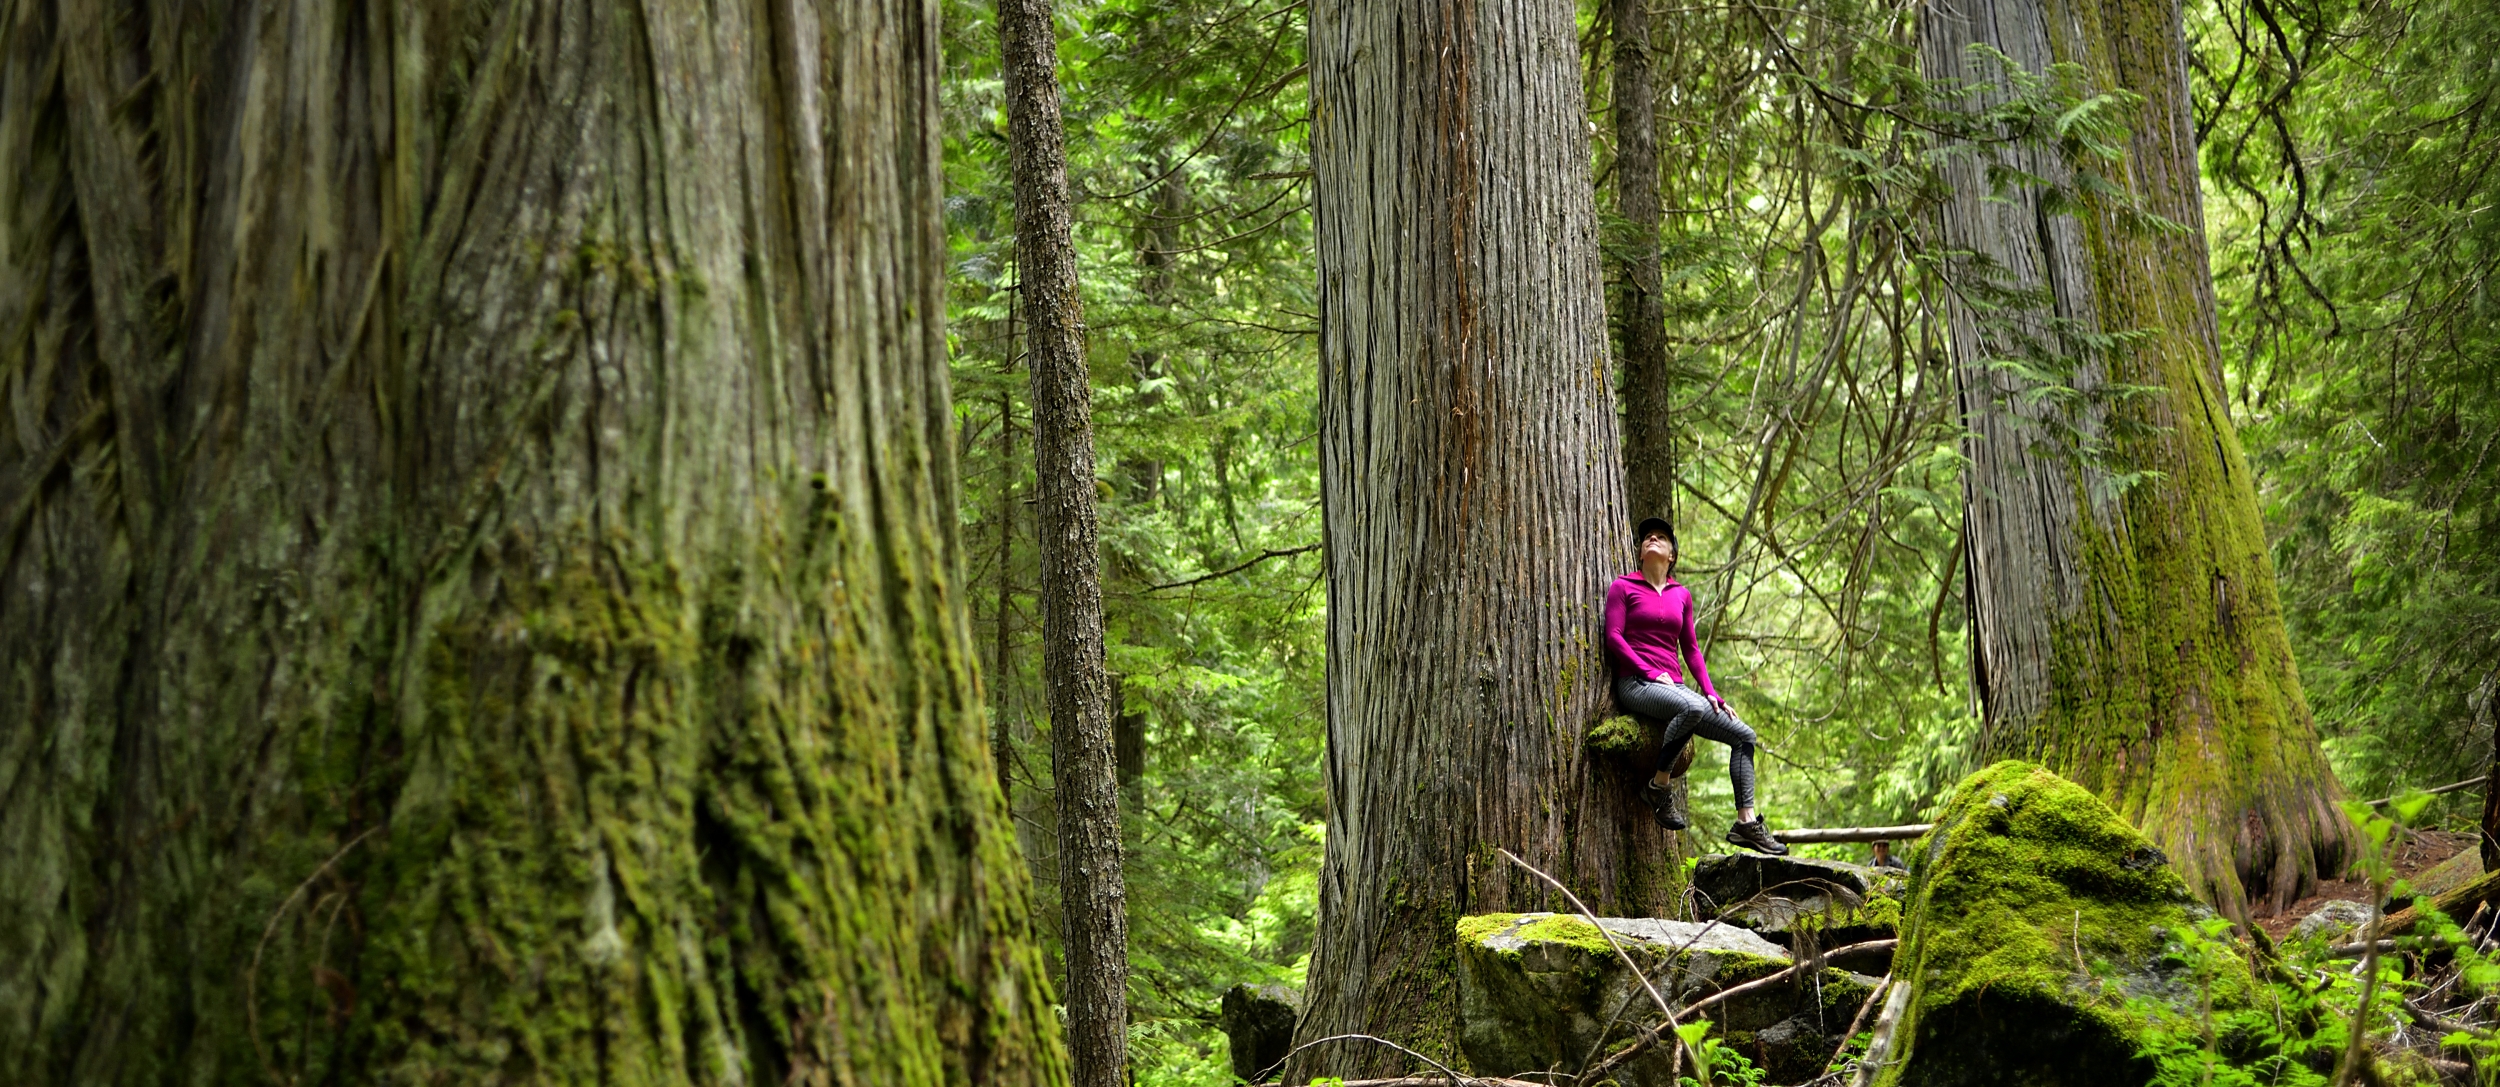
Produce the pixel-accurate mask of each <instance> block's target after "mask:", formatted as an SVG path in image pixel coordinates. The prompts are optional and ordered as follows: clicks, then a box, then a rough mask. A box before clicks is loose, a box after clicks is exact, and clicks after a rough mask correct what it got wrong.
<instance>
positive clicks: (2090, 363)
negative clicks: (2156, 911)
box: [1920, 0, 2352, 916]
mask: <svg viewBox="0 0 2500 1087" xmlns="http://www.w3.org/2000/svg"><path fill="white" fill-rule="evenodd" d="M1921 11H1922V12H1923V14H1922V16H1921V23H1920V33H1921V35H1922V44H1921V50H1922V64H1923V66H1924V67H1925V68H1926V70H1927V74H1928V75H1929V76H1930V77H1931V78H1933V79H1937V80H1962V81H1967V83H1968V86H1969V88H1970V93H1969V94H1968V95H1967V97H1966V98H1965V99H1964V101H1963V102H1962V103H1961V104H1962V106H1963V107H1964V108H1966V109H1973V110H1976V109H1979V108H1982V107H1986V106H1993V105H1996V104H1998V103H2002V102H2005V101H2007V100H2009V98H2010V97H2011V93H2010V90H2009V81H2007V80H2005V79H2004V78H2003V77H2002V74H2001V73H2000V72H1998V70H1997V68H1996V66H1995V65H1994V64H1992V63H1989V62H1986V61H1984V60H1983V59H1982V57H1981V55H1980V54H1975V53H1974V52H1973V51H1972V50H1971V48H1970V47H1971V46H1972V45H1974V44H1982V45H1985V46H1988V47H1991V48H1993V49H1995V50H1998V51H2001V52H2002V53H2003V54H2004V55H2005V56H2007V57H2009V58H2011V60H2012V62H2013V63H2015V64H2018V65H2020V66H2021V67H2022V68H2024V69H2025V70H2028V71H2030V72H2033V73H2043V74H2045V73H2048V72H2049V68H2050V65H2051V64H2052V63H2072V64H2074V65H2077V66H2078V67H2077V68H2076V69H2073V71H2075V72H2076V73H2077V74H2078V75H2079V76H2080V78H2081V79H2082V80H2083V81H2084V83H2085V86H2083V87H2082V88H2081V89H2082V90H2084V91H2086V92H2099V91H2106V90H2110V89H2114V88H2123V89H2126V90H2131V91H2134V92H2136V93H2138V94H2140V95H2142V96H2143V100H2142V102H2141V104H2140V106H2139V107H2138V108H2137V109H2135V110H2134V111H2133V113H2132V115H2131V118H2130V127H2129V135H2128V137H2127V139H2126V140H2125V142H2124V144H2123V147H2122V148H2121V150H2122V152H2123V154H2122V157H2121V158H2120V159H2119V160H2118V162H2117V163H2116V164H2115V165H2114V166H2104V167H2103V168H2102V170H2101V172H2102V173H2104V174H2105V175H2106V180H2107V182H2108V183H2109V184H2110V185H2111V186H2113V187H2114V190H2115V192H2111V191H2100V190H2096V189H2095V188H2094V187H2092V186H2088V185H2084V184H2082V183H2081V182H2082V179H2081V178H2079V177H2078V166H2077V163H2076V161H2075V159H2074V158H2072V157H2070V156H2068V155H2066V154H2063V153H2061V152H2060V151H2059V150H2058V149H2056V148H2054V147H2050V146H2046V145H2045V143H2044V141H2041V140H2036V139H2018V140H2013V141H2009V142H2003V143H1993V144H1988V145H1986V146H1985V147H1984V148H1974V149H1968V150H1969V153H1968V154H1967V155H1965V156H1964V157H1959V158H1956V159H1953V160H1951V161H1950V164H1949V165H1948V166H1947V168H1946V180H1947V181H1948V182H1949V184H1950V188H1951V194H1950V196H1949V198H1948V199H1947V201H1946V203H1945V205H1944V207H1943V209H1942V213H1941V215H1940V216H1939V219H1940V226H1941V238H1940V239H1939V240H1940V241H1941V242H1942V248H1944V249H1946V250H1949V251H1964V252H1967V253H1972V254H1976V255H1977V259H1974V260H1970V261H1967V262H1964V263H1962V264H1960V265H1959V266H1958V267H1957V268H1955V270H1954V274H1955V275H1956V276H1957V277H1958V278H1959V282H1958V283H1956V284H1955V285H1954V290H1953V291H1951V292H1950V297H1951V298H1953V300H1954V301H1953V304H1952V305H1951V306H1950V307H1949V308H1950V312H1951V324H1952V330H1953V332H1952V335H1953V349H1954V353H1955V357H1956V360H1957V368H1958V373H1959V376H1960V382H1961V390H1962V398H1963V404H1962V408H1963V412H1964V418H1965V419H1966V420H1967V422H1968V425H1969V426H1970V428H1971V437H1970V439H1969V440H1968V442H1967V443H1966V450H1967V452H1968V454H1969V456H1970V461H1971V465H1970V470H1969V477H1968V483H1967V492H1966V493H1967V510H1966V516H1967V518H1968V530H1967V534H1966V538H1967V539H1968V541H1969V543H1968V547H1969V553H1968V559H1969V567H1968V568H1969V571H1970V574H1969V578H1970V589H1971V599H1972V605H1971V607H1972V612H1973V620H1974V622H1973V629H1974V639H1975V641H1974V645H1973V654H1972V657H1973V666H1974V673H1975V674H1974V678H1975V681H1976V684H1977V687H1978V691H1979V695H1980V698H1981V701H1982V704H1983V705H1984V707H1985V713H1986V740H1985V745H1986V747H1987V750H1988V757H1991V758H1994V757H2000V756H2013V757H2021V758H2029V759H2035V760H2038V761H2041V762H2043V763H2046V764H2047V765H2048V766H2050V767H2052V768H2053V769H2055V770H2057V771H2058V772H2059V773H2061V774H2064V775H2066V776H2068V777H2070V778H2073V779H2074V780H2077V781H2079V782H2082V783H2085V784H2086V785H2088V786H2090V787H2092V788H2093V789H2095V790H2097V791H2098V792H2099V793H2100V794H2101V795H2102V796H2103V797H2105V798H2107V799H2108V800H2109V801H2110V802H2111V803H2112V805H2113V806H2115V807H2116V808H2118V810H2119V811H2120V812H2121V813H2123V814H2125V815H2126V816H2127V818H2129V819H2130V820H2132V821H2134V822H2135V823H2136V824H2137V825H2138V826H2139V827H2141V828H2143V830H2144V831H2145V833H2146V834H2148V835H2150V836H2151V837H2152V838H2153V840H2154V841H2155V842H2157V843H2159V844H2160V845H2161V847H2162V848H2163V849H2164V850H2165V851H2166V852H2168V854H2169V855H2170V858H2171V860H2172V862H2173V863H2174V864H2176V865H2177V866H2178V867H2179V870H2180V872H2181V874H2182V875H2184V876H2186V877H2187V879H2188V882H2189V884H2190V885H2191V886H2193V887H2196V888H2197V889H2198V890H2199V892H2200V893H2201V894H2203V895H2205V896H2206V897H2207V898H2208V900H2210V901H2211V902H2212V903H2213V904H2214V905H2215V906H2216V907H2218V908H2220V909H2222V910H2224V911H2225V912H2227V913H2230V914H2232V915H2234V916H2242V915H2244V914H2245V912H2246V911H2247V909H2248V908H2249V906H2250V905H2251V900H2262V902H2263V903H2264V904H2265V905H2267V906H2270V907H2272V908H2278V909H2279V908H2281V907H2283V906H2286V905H2288V904H2289V903H2290V902H2291V901H2292V900H2294V899H2295V898H2298V897H2299V896H2300V895H2302V894H2304V893H2306V891H2307V890H2308V889H2309V887H2310V886H2311V884H2312V882H2313V881H2314V880H2315V879H2316V878H2317V877H2318V876H2320V875H2321V874H2324V875H2328V876H2332V875H2334V874H2336V873H2337V872H2338V871H2339V870H2340V869H2341V868H2342V866H2343V862H2344V859H2345V858H2346V857H2347V856H2349V855H2351V854H2350V853H2349V848H2350V846H2351V834H2352V831H2351V828H2350V826H2349V824H2348V823H2347V822H2346V821H2345V820H2344V818H2343V817H2342V815H2341V814H2340V813H2339V811H2338V809H2337V808H2336V801H2337V800H2338V799H2339V798H2340V797H2341V796H2342V790H2341V787H2340V786H2339V785H2338V784H2337V783H2336V781H2335V778H2334V775H2333V773H2332V772H2331V771H2330V770H2329V769H2328V767H2327V764H2326V760H2325V757H2324V755H2323V754H2322V752H2321V751H2320V750H2319V747H2318V740H2317V731H2316V727H2315V725H2314V723H2313V722H2312V720H2311V718H2310V714H2309V707H2308V704H2307V702H2305V701H2304V700H2303V699H2302V697H2301V691H2300V680H2299V675H2298V673H2297V671H2296V670H2295V669H2294V666H2293V661H2292V656H2291V648H2290V645H2289V642H2288V641H2287V639H2286V636H2285V633H2284V628H2283V616H2282V613H2281V609H2280V605H2279V603H2278V600H2277V597H2276V592H2275V580H2274V567H2273V562H2272V560H2271V559H2270V557H2269V556H2268V554H2267V550H2266V535H2265V528H2264V525H2263V523H2262V522H2261V520H2260V518H2259V514H2258V509H2257V501H2256V491H2255V488H2254V486H2253V485H2252V482H2251V480H2250V478H2249V474H2248V462H2247V458H2246V457H2245V456H2244V455H2243V454H2242V452H2241V449H2240V444H2239V437H2238V434H2237V432H2236V431H2234V430H2233V428H2232V426H2231V420H2230V415H2229V413H2228V410H2227V405H2226V404H2225V403H2224V400H2223V390H2222V388H2221V372H2220V366H2219V349H2218V347H2217V345H2216V329H2215V319H2214V299H2213V283H2212V279H2211V273H2210V271H2209V269H2208V265H2207V258H2206V251H2205V242H2204V233H2203V232H2204V213H2203V210H2202V207H2201V204H2200V202H2199V196H2198V192H2197V174H2196V147H2195V142H2194V137H2193V135H2192V132H2191V128H2190V116H2189V103H2188V100H2187V77H2186V53H2185V48H2184V45H2183V43H2182V40H2181V35H2180V13H2179V7H2178V5H2177V4H2176V3H2170V2H2163V3H2151V4H2131V3H2120V2H2117V0H1968V2H1963V3H1956V4H1950V5H1944V4H1935V5H1929V6H1927V7H1924V8H1922V9H1921ZM2048 78H2049V79H2050V80H2051V85H2056V84H2057V81H2058V80H2059V79H2060V78H2061V77H2057V76H2049V77H2048ZM2085 161H2086V162H2087V163H2088V162H2089V160H2088V159H2087V160H2085ZM1992 166H2005V167H2011V168H2012V169H2013V170H2016V171H2020V172H2022V173H2026V174H2029V175H2031V176H2033V177H2037V178H2041V179H2044V180H2045V181H2046V182H2047V185H2045V186H2043V185H2017V186H2009V187H2007V188H2006V189H2004V191H2003V192H2002V193H2001V194H2000V195H2001V197H2002V198H2001V199H1995V200H1991V199H1989V195H1990V184H1991V181H1992V178H1991V177H1990V176H1989V171H1990V169H1991V167H1992ZM2016 176H2019V175H2016ZM2053 190H2062V191H2063V192H2065V193H2066V194H2068V196H2069V197H2070V199H2069V200H2066V201H2059V200H2057V199H2056V198H2055V197H2053V196H2052V195H2051V193H2052V191H2053ZM2162 220H2168V221H2169V223H2170V224H2175V227H2165V226H2164V225H2163V224H2162ZM1974 299H1977V300H1982V301H1983V302H1985V303H1987V304H1986V305H1973V304H1972V301H1973V300H1974ZM2004 360H2015V361H2016V362H2017V363H2019V364H2018V365H2006V364H2003V363H2004ZM2044 375H2057V376H2054V377H2045V376H2044ZM2052 383H2053V384H2060V385H2064V386H2066V387H2067V388H2069V389H2071V390H2073V391H2074V394H2073V395H2049V396H2043V395H2040V393H2041V391H2042V388H2043V387H2044V385H2048V384H2052ZM2129 387H2132V390H2131V389H2130V388H2129ZM2052 391H2054V390H2052ZM2142 391H2149V392H2150V395H2133V393H2135V392H2142Z"/></svg>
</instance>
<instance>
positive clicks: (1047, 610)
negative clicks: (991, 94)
mask: <svg viewBox="0 0 2500 1087" xmlns="http://www.w3.org/2000/svg"><path fill="white" fill-rule="evenodd" d="M1053 27H1054V23H1053V19H1052V15H1051V2H1050V0H999V5H998V33H999V56H1000V65H1001V67H1002V69H1003V70H1004V74H1005V77H1006V91H1007V126H1008V134H1007V135H1008V157H1009V168H1010V173H1011V175H1012V180H1013V183H1014V186H1015V200H1016V283H1017V288H1018V290H1019V291H1020V292H1021V293H1022V295H1023V298H1024V318H1025V342H1026V344H1027V345H1028V346H1027V348H1026V352H1025V359H1026V366H1027V369H1028V372H1030V373H1031V374H1032V380H1033V461H1034V497H1035V499H1036V506H1035V510H1034V522H1035V524H1036V526H1037V527H1038V528H1039V530H1040V536H1041V585H1040V590H1041V593H1040V604H1041V612H1042V682H1043V688H1044V690H1043V695H1044V699H1045V701H1047V702H1048V704H1049V706H1050V763H1051V781H1052V797H1053V799H1054V801H1055V803H1056V807H1057V813H1058V822H1059V894H1060V915H1061V918H1062V925H1061V930H1060V938H1061V941H1062V942H1063V943H1064V944H1065V946H1066V950H1067V964H1068V972H1067V979H1068V993H1067V998H1068V1048H1069V1052H1070V1055H1071V1056H1073V1057H1074V1058H1075V1061H1076V1077H1075V1082H1076V1084H1077V1085H1078V1087H1120V1085H1121V1084H1124V1083H1125V1082H1126V1077H1125V1075H1124V1074H1123V1068H1124V1066H1125V1063H1126V1058H1127V1048H1128V914H1127V903H1126V891H1125V890H1124V888H1123V885H1122V878H1121V872H1120V789H1119V783H1118V780H1117V778H1116V775H1115V769H1116V762H1115V755H1114V748H1113V740H1112V732H1111V726H1112V720H1111V713H1112V706H1111V682H1110V677H1109V675H1108V674H1107V672H1106V670H1105V667H1104V663H1103V627H1102V554H1101V549H1100V545H1099V542H1098V531H1097V523H1096V520H1095V509H1094V499H1095V494H1094V489H1095V482H1094V428H1093V410H1094V409H1093V402H1094V401H1093V386H1092V384H1091V379H1090V377H1089V375H1088V373H1087V370H1086V363H1085V311H1084V305H1083V302H1082V300H1081V299H1080V298H1079V296H1078V285H1077V275H1076V246H1075V243H1074V241H1073V239H1072V235H1071V231H1072V224H1071V218H1070V208H1069V203H1068V156H1067V133H1066V130H1065V129H1064V128H1063V126H1062V124H1061V121H1060V117H1059V43H1058V39H1057V37H1056V36H1055V34H1054V30H1053Z"/></svg>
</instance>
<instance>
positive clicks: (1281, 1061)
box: [1259, 1034, 1542, 1087]
mask: <svg viewBox="0 0 2500 1087" xmlns="http://www.w3.org/2000/svg"><path fill="white" fill-rule="evenodd" d="M1328 1042H1378V1043H1380V1044H1382V1045H1385V1046H1388V1047H1389V1048H1391V1049H1394V1050H1397V1051H1398V1052H1400V1053H1404V1054H1406V1055H1407V1056H1409V1057H1413V1058H1415V1059H1416V1060H1419V1061H1422V1062H1424V1063H1425V1064H1429V1065H1431V1066H1433V1067H1434V1068H1437V1069H1440V1070H1441V1074H1442V1076H1443V1077H1445V1078H1444V1079H1429V1078H1419V1077H1415V1076H1406V1077H1401V1078H1396V1079H1378V1080H1347V1081H1346V1083H1345V1087H1354V1085H1355V1084H1358V1083H1364V1084H1374V1085H1386V1084H1394V1083H1446V1082H1455V1083H1494V1084H1502V1083H1510V1082H1513V1081H1511V1080H1499V1079H1472V1078H1469V1077H1467V1076H1462V1075H1459V1074H1458V1073H1457V1072H1454V1071H1451V1070H1450V1066H1449V1065H1446V1064H1443V1063H1441V1062H1439V1061H1436V1060H1433V1059H1432V1058H1430V1057H1427V1056H1424V1055H1423V1054H1421V1053H1417V1052H1415V1051H1414V1050H1412V1049H1408V1048H1406V1047H1405V1046H1402V1045H1399V1044H1397V1043H1396V1042H1392V1041H1390V1040H1388V1039H1387V1038H1382V1037H1378V1036H1376V1035H1371V1034H1331V1035H1329V1036H1328V1037H1325V1038H1313V1039H1311V1040H1310V1041H1307V1042H1304V1043H1302V1044H1301V1045H1298V1046H1295V1047H1293V1048H1292V1049H1289V1050H1286V1051H1285V1055H1284V1056H1282V1057H1278V1058H1276V1063H1274V1064H1271V1065H1268V1066H1267V1067H1266V1068H1263V1069H1260V1070H1259V1074H1260V1075H1262V1076H1264V1075H1266V1074H1268V1073H1269V1072H1273V1071H1276V1070H1277V1069H1280V1068H1283V1067H1284V1066H1285V1062H1286V1061H1289V1060H1292V1059H1293V1055H1294V1054H1296V1053H1300V1052H1302V1051H1303V1050H1305V1049H1309V1048H1311V1047H1312V1046H1315V1045H1323V1044H1326V1043H1328ZM1280 1078H1281V1077H1280ZM1539 1087H1542V1085H1539Z"/></svg>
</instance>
